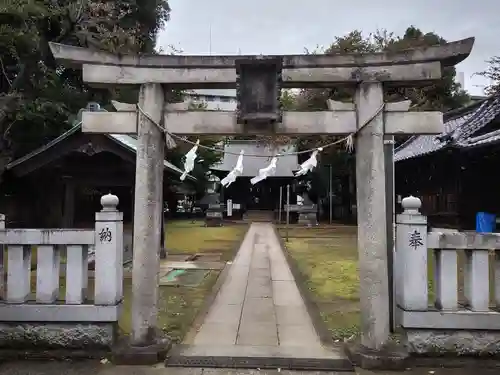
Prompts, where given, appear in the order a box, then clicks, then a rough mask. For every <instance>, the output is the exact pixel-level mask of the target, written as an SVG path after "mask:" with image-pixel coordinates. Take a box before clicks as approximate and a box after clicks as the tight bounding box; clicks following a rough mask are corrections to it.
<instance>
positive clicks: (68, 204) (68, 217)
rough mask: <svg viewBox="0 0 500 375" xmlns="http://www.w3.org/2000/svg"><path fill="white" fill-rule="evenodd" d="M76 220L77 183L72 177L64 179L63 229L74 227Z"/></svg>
mask: <svg viewBox="0 0 500 375" xmlns="http://www.w3.org/2000/svg"><path fill="white" fill-rule="evenodd" d="M74 219H75V183H74V181H73V179H72V178H71V177H68V176H65V177H64V211H63V227H64V228H71V227H73V222H74Z"/></svg>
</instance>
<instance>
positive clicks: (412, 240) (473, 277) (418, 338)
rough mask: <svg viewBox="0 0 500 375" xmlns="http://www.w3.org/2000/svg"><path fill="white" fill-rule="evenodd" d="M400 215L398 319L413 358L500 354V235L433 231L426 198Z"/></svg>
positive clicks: (410, 201) (406, 205)
mask: <svg viewBox="0 0 500 375" xmlns="http://www.w3.org/2000/svg"><path fill="white" fill-rule="evenodd" d="M402 206H403V209H404V211H403V213H402V214H400V215H398V216H397V219H396V222H397V229H396V256H395V286H396V304H397V309H396V318H397V322H398V324H399V325H400V326H401V328H402V329H403V330H404V332H405V334H406V338H407V341H408V348H409V351H410V352H411V353H413V354H431V353H432V354H446V353H449V354H458V355H495V354H499V353H500V310H499V309H500V234H497V233H486V234H484V233H476V232H458V231H453V230H445V229H443V230H439V229H433V230H431V231H430V232H428V231H427V218H426V217H425V216H423V215H421V214H420V212H419V209H420V207H421V202H420V199H418V198H415V197H407V198H405V199H403V201H402Z"/></svg>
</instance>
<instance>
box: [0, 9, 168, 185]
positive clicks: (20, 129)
mask: <svg viewBox="0 0 500 375" xmlns="http://www.w3.org/2000/svg"><path fill="white" fill-rule="evenodd" d="M169 11H170V9H169V7H168V2H166V1H161V0H77V1H71V0H52V1H43V2H42V1H39V0H11V1H8V2H3V4H2V5H0V175H1V173H2V172H3V169H4V167H5V165H6V163H8V162H9V161H10V160H12V158H15V157H19V156H21V155H23V154H25V153H27V152H29V151H31V150H32V149H34V148H36V147H39V146H40V145H42V144H44V143H47V142H48V141H49V140H51V139H53V138H54V137H56V136H58V135H59V134H61V132H63V131H64V130H66V129H67V128H68V127H69V126H70V122H69V121H68V119H69V118H70V117H72V116H74V114H75V113H77V112H78V110H79V109H80V108H82V107H84V106H85V105H86V103H87V102H88V101H91V100H92V101H97V102H100V103H108V102H109V99H110V97H111V96H112V95H113V96H115V97H116V96H118V98H119V96H120V94H121V93H120V92H110V91H109V90H102V89H101V90H99V89H93V88H90V87H88V86H86V85H85V84H84V83H83V82H82V79H81V76H82V74H81V71H78V70H74V69H69V68H64V67H61V66H60V65H59V64H57V63H56V62H55V60H54V58H53V56H52V54H51V53H50V49H49V44H48V43H49V42H56V43H64V44H71V45H77V46H82V47H89V48H93V49H102V50H108V51H112V52H118V53H124V52H137V53H143V52H152V51H153V48H154V43H155V38H156V34H157V32H158V30H159V29H160V28H161V27H162V26H163V24H164V23H165V22H166V21H167V20H168V17H169ZM125 94H126V92H125Z"/></svg>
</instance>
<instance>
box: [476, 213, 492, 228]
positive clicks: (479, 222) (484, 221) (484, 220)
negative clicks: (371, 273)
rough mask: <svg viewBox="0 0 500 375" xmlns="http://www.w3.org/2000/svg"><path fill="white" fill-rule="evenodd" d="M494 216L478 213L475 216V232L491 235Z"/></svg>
mask: <svg viewBox="0 0 500 375" xmlns="http://www.w3.org/2000/svg"><path fill="white" fill-rule="evenodd" d="M495 226H496V215H494V214H489V213H487V212H478V213H477V214H476V232H477V233H492V232H494V231H495Z"/></svg>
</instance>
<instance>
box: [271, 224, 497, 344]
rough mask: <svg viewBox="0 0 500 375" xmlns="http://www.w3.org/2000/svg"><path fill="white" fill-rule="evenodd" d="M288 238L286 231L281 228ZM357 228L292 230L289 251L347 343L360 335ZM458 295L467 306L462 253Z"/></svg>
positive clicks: (430, 276) (330, 325) (325, 316)
mask: <svg viewBox="0 0 500 375" xmlns="http://www.w3.org/2000/svg"><path fill="white" fill-rule="evenodd" d="M278 230H279V233H280V235H281V236H282V237H283V238H285V237H286V229H285V227H283V226H280V227H279V228H278ZM356 236H357V230H356V227H355V226H340V225H333V226H328V225H326V226H322V227H312V228H306V227H301V226H298V225H293V226H290V227H289V229H288V242H286V247H287V251H288V252H289V254H290V255H291V256H292V258H293V259H294V260H295V262H296V264H297V266H298V268H299V270H300V272H301V273H302V274H303V275H304V276H305V279H306V283H307V288H308V289H309V291H310V292H311V297H312V298H313V300H314V302H315V303H316V304H317V305H318V308H319V310H320V312H321V316H322V318H323V321H324V322H325V324H326V326H327V327H328V329H329V330H330V331H331V333H332V336H333V338H334V339H339V340H340V339H343V338H345V337H350V336H351V335H352V334H355V333H357V332H359V324H360V314H359V273H358V271H359V268H358V250H357V239H356ZM457 253H458V259H457V274H458V280H457V287H458V290H457V293H458V301H459V303H463V302H465V301H464V300H465V297H464V273H465V272H464V268H465V253H464V252H463V251H458V252H457ZM494 257H495V254H494V253H491V254H490V263H489V264H490V300H491V302H492V303H493V302H494V284H495V280H494V272H493V267H494ZM428 259H429V261H428V283H429V305H432V304H434V301H435V291H434V285H433V284H434V282H433V279H434V264H435V262H434V252H433V250H432V249H429V251H428Z"/></svg>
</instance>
